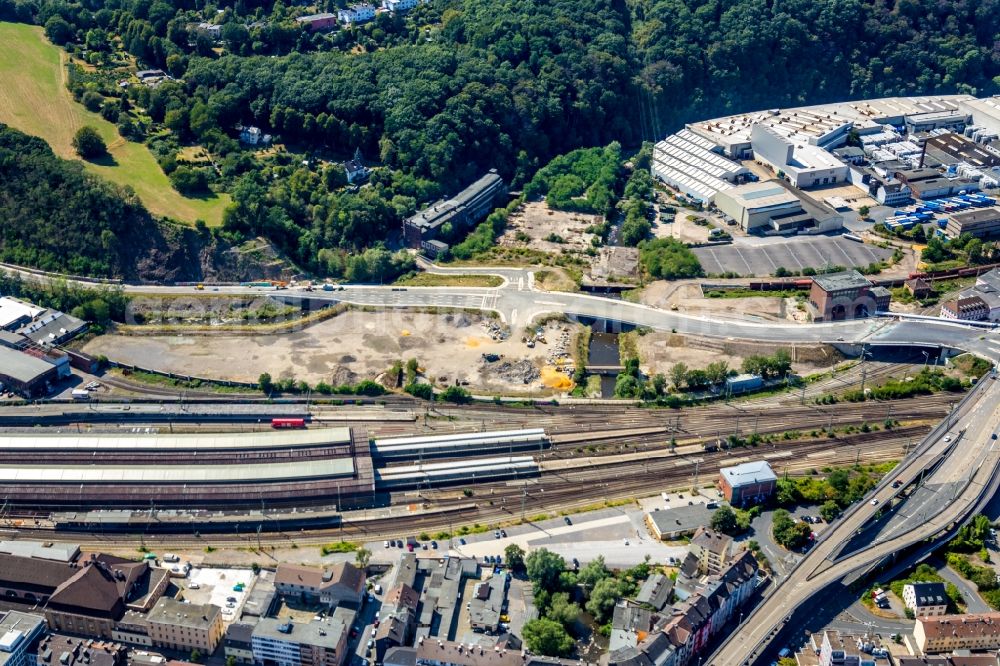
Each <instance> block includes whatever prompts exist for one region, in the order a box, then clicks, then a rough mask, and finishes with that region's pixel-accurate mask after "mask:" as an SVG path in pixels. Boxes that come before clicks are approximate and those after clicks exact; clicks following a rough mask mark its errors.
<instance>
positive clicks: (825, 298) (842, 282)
mask: <svg viewBox="0 0 1000 666" xmlns="http://www.w3.org/2000/svg"><path fill="white" fill-rule="evenodd" d="M891 298H892V295H891V294H890V293H889V290H888V289H886V288H885V287H877V286H875V285H873V284H872V283H871V281H870V280H869V279H868V278H866V277H865V276H864V275H862V274H861V273H859V272H857V271H853V270H852V271H843V272H841V273H830V274H828V275H817V276H816V277H814V278H813V282H812V287H811V288H810V290H809V304H810V305H812V307H813V309H814V311H813V313H812V314H813V321H817V322H819V321H841V320H844V319H862V318H864V317H870V316H872V315H874V314H875V313H876V312H885V311H887V310H888V309H889V301H890V300H891Z"/></svg>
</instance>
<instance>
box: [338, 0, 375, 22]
mask: <svg viewBox="0 0 1000 666" xmlns="http://www.w3.org/2000/svg"><path fill="white" fill-rule="evenodd" d="M337 18H338V19H340V21H341V23H346V24H347V25H354V24H356V23H364V22H365V21H371V20H372V19H373V18H375V5H369V4H367V3H365V4H357V5H348V6H347V7H346V8H344V9H338V10H337Z"/></svg>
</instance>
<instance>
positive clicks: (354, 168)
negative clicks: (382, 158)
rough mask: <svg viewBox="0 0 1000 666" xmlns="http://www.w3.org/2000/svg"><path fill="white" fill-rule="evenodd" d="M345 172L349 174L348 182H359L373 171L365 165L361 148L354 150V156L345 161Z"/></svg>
mask: <svg viewBox="0 0 1000 666" xmlns="http://www.w3.org/2000/svg"><path fill="white" fill-rule="evenodd" d="M344 173H346V174H347V182H348V183H352V184H353V183H359V182H361V181H363V180H365V179H366V178H368V174H369V173H371V171H370V170H369V169H368V167H366V166H365V162H364V160H363V159H362V157H361V149H357V150H355V151H354V157H352V158H351V159H349V160H347V161H346V162H344Z"/></svg>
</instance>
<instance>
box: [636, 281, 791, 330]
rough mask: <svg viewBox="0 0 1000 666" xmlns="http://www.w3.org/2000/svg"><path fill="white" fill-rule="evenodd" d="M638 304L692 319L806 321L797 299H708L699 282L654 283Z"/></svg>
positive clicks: (644, 291) (756, 297)
mask: <svg viewBox="0 0 1000 666" xmlns="http://www.w3.org/2000/svg"><path fill="white" fill-rule="evenodd" d="M639 301H640V302H641V303H644V304H646V305H651V306H653V307H656V308H660V309H663V310H673V309H675V308H676V311H677V312H683V313H685V314H691V315H711V316H713V317H725V316H726V315H731V316H732V318H733V319H734V320H735V319H746V318H747V317H753V318H757V319H762V320H766V321H796V322H805V321H807V319H806V313H805V310H804V308H799V307H798V305H799V304H798V302H797V301H796V299H794V298H781V297H773V296H751V297H747V298H705V297H704V296H703V294H702V289H701V287H700V286H699V283H698V282H666V281H657V282H653V283H651V284H650V285H649V286H648V287H646V288H645V289H644V290H643V291H642V294H641V295H640V297H639Z"/></svg>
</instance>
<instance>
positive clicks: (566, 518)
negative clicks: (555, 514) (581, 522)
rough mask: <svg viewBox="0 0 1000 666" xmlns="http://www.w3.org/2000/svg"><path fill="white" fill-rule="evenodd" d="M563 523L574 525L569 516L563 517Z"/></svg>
mask: <svg viewBox="0 0 1000 666" xmlns="http://www.w3.org/2000/svg"><path fill="white" fill-rule="evenodd" d="M563 521H564V522H565V523H566V524H567V525H572V524H573V521H572V520H570V519H569V516H564V517H563Z"/></svg>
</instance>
